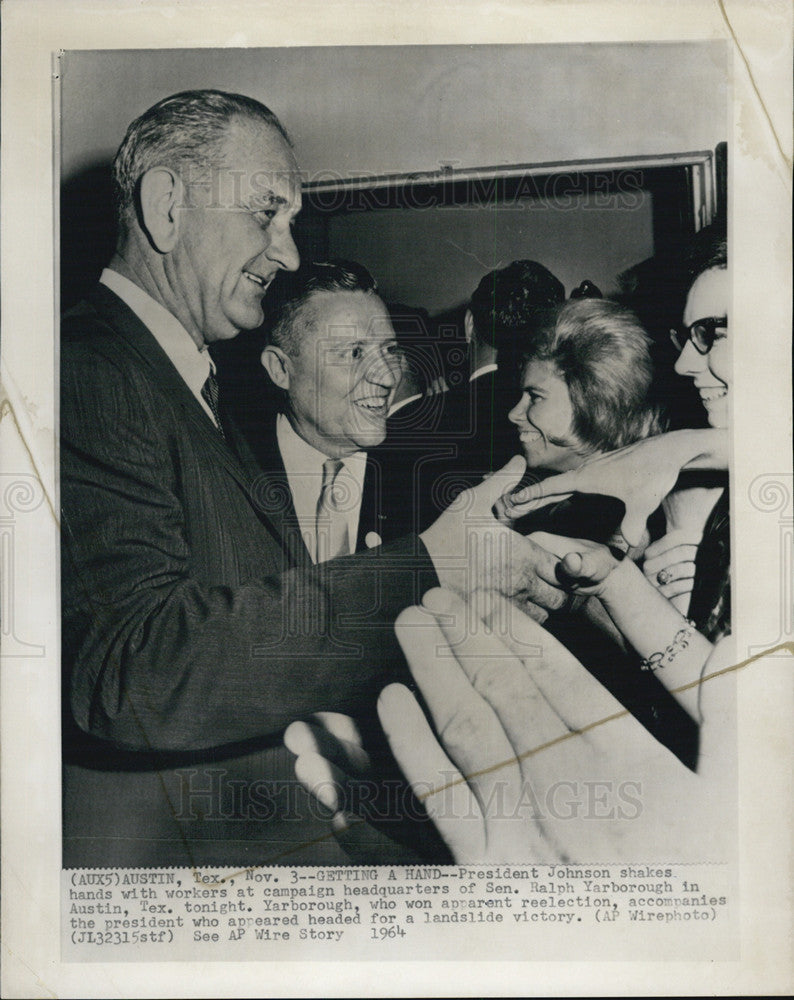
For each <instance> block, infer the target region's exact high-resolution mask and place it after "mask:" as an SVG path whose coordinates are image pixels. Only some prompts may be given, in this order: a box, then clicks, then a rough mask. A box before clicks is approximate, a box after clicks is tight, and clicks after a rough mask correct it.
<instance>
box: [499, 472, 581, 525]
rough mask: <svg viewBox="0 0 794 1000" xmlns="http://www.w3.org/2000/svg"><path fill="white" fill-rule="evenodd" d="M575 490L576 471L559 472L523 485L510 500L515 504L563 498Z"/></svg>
mask: <svg viewBox="0 0 794 1000" xmlns="http://www.w3.org/2000/svg"><path fill="white" fill-rule="evenodd" d="M575 490H576V473H575V472H561V473H560V474H559V475H556V476H549V478H548V479H542V480H541V481H540V482H538V483H530V484H529V485H528V486H525V487H523V489H520V490H517V491H516V492H515V493H514V494H513V496H512V500H513V502H514V504H516V505H522V504H528V503H534V502H535V501H537V500H545V501H546V502H551V501H552V500H554V501H556V500H563V499H565V498H566V497H569V496H570V495H571V494H572V493H573V492H575ZM540 506H542V505H540ZM531 509H533V510H534V509H536V508H534V507H533V508H531ZM525 513H528V511H525ZM516 516H521V515H516Z"/></svg>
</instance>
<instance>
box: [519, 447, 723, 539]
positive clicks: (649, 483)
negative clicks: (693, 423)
mask: <svg viewBox="0 0 794 1000" xmlns="http://www.w3.org/2000/svg"><path fill="white" fill-rule="evenodd" d="M726 440H727V439H726V436H725V435H724V433H723V432H722V431H715V430H704V431H701V430H698V431H687V430H685V431H674V432H673V433H670V434H659V435H657V436H656V437H651V438H647V439H646V440H644V441H637V442H636V443H635V444H631V445H628V447H626V448H621V449H619V450H618V451H613V452H609V453H607V454H605V455H600V456H598V457H597V458H593V459H590V460H589V461H586V462H585V463H584V465H581V466H580V467H579V468H578V469H574V470H573V471H571V472H563V473H560V475H557V476H551V477H549V478H548V479H544V480H542V481H541V482H539V483H532V484H531V485H529V486H526V487H524V488H523V489H522V490H519V491H518V492H517V493H514V494H512V495H510V496H506V497H505V502H504V504H503V505H501V507H502V510H503V516H506V517H509V518H512V519H513V520H515V519H516V518H519V517H523V516H524V515H525V514H528V513H529V512H530V511H532V510H537V509H538V508H539V507H544V506H546V505H547V504H549V503H554V502H556V501H558V500H562V499H564V498H566V497H569V496H570V495H571V494H572V493H597V494H601V495H602V496H612V497H616V498H617V499H619V500H622V501H623V503H624V504H625V507H626V513H625V516H624V518H623V522H622V524H621V530H622V532H623V536H624V537H625V539H626V541H627V542H628V543H629V544H630V545H639V544H640V542H641V540H642V537H643V534H644V531H645V525H646V522H647V520H648V518H649V517H650V515H651V514H652V513H653V512H654V511H655V510H656V509H657V508H658V507H659V506H661V503H662V501H663V500H664V498H665V497H666V496H667V495H668V494H669V493H670V492H671V490H672V489H673V487H674V486H675V484H676V481H677V479H678V476H679V474H680V472H681V470H682V469H685V468H706V469H724V468H727V456H726V455H725V454H724V447H725V444H726Z"/></svg>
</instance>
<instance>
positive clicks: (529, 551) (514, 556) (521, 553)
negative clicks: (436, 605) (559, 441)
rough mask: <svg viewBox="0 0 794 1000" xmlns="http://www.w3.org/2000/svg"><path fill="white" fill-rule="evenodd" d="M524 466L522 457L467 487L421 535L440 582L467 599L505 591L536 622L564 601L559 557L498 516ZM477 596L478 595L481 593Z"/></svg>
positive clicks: (512, 460)
mask: <svg viewBox="0 0 794 1000" xmlns="http://www.w3.org/2000/svg"><path fill="white" fill-rule="evenodd" d="M525 470H526V462H525V461H524V459H523V458H520V457H518V456H516V457H514V458H512V459H511V460H510V461H509V462H508V463H507V465H505V466H504V468H503V469H501V470H499V471H498V472H495V473H494V474H493V475H492V476H490V477H489V478H488V479H486V480H484V481H483V482H481V483H479V484H478V485H477V486H475V487H473V488H472V489H468V490H464V491H463V492H462V493H461V494H460V495H459V496H458V497H457V498H456V499H455V500H454V501H453V503H451V504H450V506H449V507H447V509H446V510H445V511H444V512H443V513H442V514H441V515H440V516H439V517H438V518H437V520H436V521H435V522H434V523H433V524H432V525H430V527H429V528H427V530H426V531H424V532H423V533H422V534H421V535H420V538H421V539H422V541H423V542H424V544H425V547H426V548H427V550H428V553H429V554H430V558H431V559H432V560H433V565H434V567H435V570H436V573H437V575H438V578H439V581H440V582H441V584H442V585H443V586H445V587H447V588H448V589H450V590H453V591H455V592H456V593H457V594H459V595H461V596H462V597H464V598H467V599H468V598H473V597H474V596H475V595H478V594H479V595H482V594H485V595H489V596H488V599H489V600H490V595H494V594H496V595H501V596H504V597H506V598H508V599H510V600H512V601H514V602H515V603H516V604H517V605H518V606H519V607H521V608H522V609H523V610H524V611H526V612H527V614H529V615H530V616H531V617H533V618H534V619H535V620H536V621H541V622H542V621H545V620H546V618H547V616H548V612H549V611H552V610H556V609H558V608H560V607H562V606H563V604H564V603H565V600H566V596H565V594H564V592H563V591H562V590H561V589H560V587H559V585H558V581H557V578H556V576H555V567H556V563H557V560H556V559H555V558H554V557H553V556H552V555H550V554H549V553H548V552H546V551H545V550H544V549H542V548H540V546H538V545H536V544H534V543H533V542H532V540H531V539H528V538H524V537H523V536H521V535H519V534H518V533H517V532H514V531H512V530H511V529H510V528H508V527H507V526H506V525H504V524H500V523H499V521H498V520H497V519H496V517H495V516H494V512H493V506H494V504H495V503H496V501H497V500H498V499H499V497H501V496H502V494H504V493H508V492H510V491H511V490H513V489H515V487H516V486H517V485H518V483H519V482H520V481H521V478H522V476H523V475H524V472H525ZM478 600H479V597H478Z"/></svg>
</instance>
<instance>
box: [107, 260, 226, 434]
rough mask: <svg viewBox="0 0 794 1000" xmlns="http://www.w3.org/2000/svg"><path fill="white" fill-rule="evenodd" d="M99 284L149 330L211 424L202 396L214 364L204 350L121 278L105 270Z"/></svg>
mask: <svg viewBox="0 0 794 1000" xmlns="http://www.w3.org/2000/svg"><path fill="white" fill-rule="evenodd" d="M99 280H100V282H101V283H102V284H103V285H106V286H107V287H108V288H109V289H110V290H111V292H115V294H116V295H118V297H119V298H120V299H121V300H122V301H123V302H125V303H126V304H127V305H128V306H129V307H130V309H132V311H133V312H134V313H135V315H136V316H137V317H138V319H139V320H140V321H141V322H142V323H143V325H144V326H145V327H146V328H147V329H148V330H149V332H150V333H151V334H152V336H153V337H154V339H155V340H156V341H157V343H158V344H159V345H160V347H162V349H163V350H164V351H165V353H166V354H167V355H168V359H169V361H170V362H171V364H172V365H173V366H174V368H176V370H177V371H178V372H179V374H180V375H181V377H182V379H183V380H184V382H185V384H186V385H187V387H188V389H190V391H191V392H192V393H193V395H194V396H195V397H196V399H197V400H198V401H199V403H200V404H201V407H202V409H203V410H204V411H205V413H206V414H207V416H208V417H209V418H210V420H211V421H212V422H213V424H214V423H215V417H214V416H213V413H212V410H211V409H210V407H209V404H208V403H207V401H206V400H205V399H204V397H203V396H202V395H201V390H202V387H203V385H204V383H205V382H206V381H207V376H208V375H209V373H210V371H213V372H214V371H215V363H214V361H213V360H212V358H211V357H210V355H209V352H208V351H207V349H206V347H205V348H204V349H203V350H200V349H199V347H198V346H197V344H196V342H195V340H193V338H192V337H191V336H190V334H189V333H188V332H187V330H186V329H185V328H184V326H182V324H181V323H180V322H179V320H178V319H177V318H176V317H175V316H174V315H173V314H172V313H170V312H169V311H168V310H167V309H166V308H165V306H161V305H160V303H159V302H155V300H154V299H153V298H152V297H151V295H149V294H148V292H145V291H144V290H143V289H142V288H140V287H139V286H138V285H136V284H135V283H134V282H133V281H130V279H129V278H125V277H124V275H123V274H119V273H118V271H114V270H112V269H111V268H109V267H106V268H105V269H104V271H103V272H102V274H101V275H100V278H99Z"/></svg>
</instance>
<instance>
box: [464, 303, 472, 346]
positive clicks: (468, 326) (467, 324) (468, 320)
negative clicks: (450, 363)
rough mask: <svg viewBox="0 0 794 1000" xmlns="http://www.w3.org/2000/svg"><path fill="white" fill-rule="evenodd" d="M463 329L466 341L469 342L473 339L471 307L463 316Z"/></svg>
mask: <svg viewBox="0 0 794 1000" xmlns="http://www.w3.org/2000/svg"><path fill="white" fill-rule="evenodd" d="M463 330H464V332H465V334H466V343H467V344H470V343H471V342H472V340H474V317H473V316H472V314H471V309H467V310H466V315H465V316H464V317H463Z"/></svg>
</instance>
